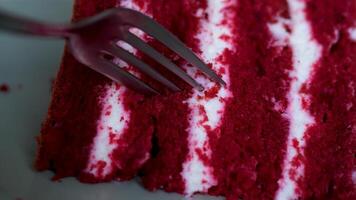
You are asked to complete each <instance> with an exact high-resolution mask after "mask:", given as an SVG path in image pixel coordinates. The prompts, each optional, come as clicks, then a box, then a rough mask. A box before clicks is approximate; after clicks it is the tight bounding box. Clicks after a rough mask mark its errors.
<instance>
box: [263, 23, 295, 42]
mask: <svg viewBox="0 0 356 200" xmlns="http://www.w3.org/2000/svg"><path fill="white" fill-rule="evenodd" d="M289 22H290V21H289V20H287V19H285V18H282V17H277V21H276V22H274V23H269V24H268V29H269V31H270V32H271V33H272V35H273V37H274V38H275V42H274V45H276V46H284V45H287V43H288V39H289V35H290V34H289V33H288V31H287V29H286V27H287V26H289Z"/></svg>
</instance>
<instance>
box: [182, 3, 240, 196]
mask: <svg viewBox="0 0 356 200" xmlns="http://www.w3.org/2000/svg"><path fill="white" fill-rule="evenodd" d="M234 3H235V2H233V1H227V0H208V8H207V10H202V9H200V10H198V12H197V13H196V15H197V17H200V18H201V20H200V23H201V24H200V26H201V30H200V32H199V33H198V34H197V35H196V36H195V37H196V38H197V39H198V40H199V41H200V49H201V50H202V52H203V53H202V54H201V55H200V56H201V58H202V59H203V60H204V61H205V62H206V63H212V64H213V69H214V70H215V71H219V69H221V68H225V73H223V74H221V75H222V78H223V80H224V81H225V82H226V83H227V87H221V88H220V89H219V90H218V92H217V96H216V97H214V98H205V94H204V92H199V91H197V90H194V92H193V95H192V96H191V97H190V98H189V99H187V100H186V101H185V103H187V104H188V106H189V108H190V115H189V119H190V121H189V128H188V129H187V131H188V133H189V136H188V137H189V138H188V145H189V155H188V158H187V160H186V162H185V163H184V164H183V171H182V177H183V179H184V181H185V193H186V194H187V195H188V196H190V195H192V194H194V193H196V192H206V191H207V190H208V189H209V188H210V187H211V186H213V185H216V184H217V180H216V179H215V177H214V176H213V174H212V168H211V167H209V166H206V165H205V164H204V163H203V161H202V160H201V158H200V157H199V155H198V153H197V150H198V151H201V152H202V153H203V154H204V156H206V157H207V158H210V156H211V149H210V146H209V140H208V136H207V130H206V129H205V127H204V126H207V127H209V128H210V129H212V130H214V129H215V128H218V126H219V123H220V121H221V117H222V115H223V112H224V110H225V100H226V99H227V98H230V97H231V92H230V91H229V90H228V87H229V83H230V81H229V68H228V66H226V65H223V64H221V63H219V61H218V58H219V57H220V56H221V55H222V53H223V52H224V51H225V50H233V46H232V45H231V44H232V41H229V40H232V37H233V34H234V33H232V30H231V29H230V28H229V25H231V24H232V23H233V21H232V20H233V19H232V16H233V15H232V13H227V12H225V11H224V9H225V8H227V7H229V6H232V5H234ZM205 12H206V13H208V15H209V17H208V19H205V18H204V17H203V15H204V14H205ZM223 20H227V23H226V24H222V23H223ZM222 36H227V38H229V39H227V41H226V40H224V39H222ZM187 72H188V74H189V75H191V76H192V77H194V78H195V79H196V80H197V81H198V82H199V83H201V84H202V85H203V86H204V87H205V91H208V90H209V89H211V88H212V87H213V86H215V85H216V83H215V82H211V81H210V80H208V79H207V78H206V77H205V76H201V75H198V74H197V69H196V68H195V67H187ZM221 99H223V100H222V101H221ZM201 110H203V111H204V112H201ZM205 115H206V116H205ZM206 118H207V120H204V119H206Z"/></svg>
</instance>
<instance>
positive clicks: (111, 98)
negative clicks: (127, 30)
mask: <svg viewBox="0 0 356 200" xmlns="http://www.w3.org/2000/svg"><path fill="white" fill-rule="evenodd" d="M119 6H122V7H126V8H131V9H135V10H139V11H141V12H144V11H145V10H146V8H140V7H139V6H138V5H137V4H135V3H134V2H133V1H132V0H121V1H120V5H119ZM134 32H135V31H134ZM135 33H136V32H135ZM137 35H138V36H140V37H143V36H142V34H140V33H137ZM118 45H119V46H121V47H122V48H124V49H126V50H127V51H129V52H131V53H133V54H135V53H136V50H135V49H133V48H132V47H131V46H130V45H128V44H127V43H124V42H118ZM115 62H116V63H117V64H118V65H119V66H120V67H124V68H128V67H127V64H126V63H125V62H123V61H121V60H119V59H118V60H115ZM132 73H134V72H132ZM135 75H137V74H135ZM125 90H126V88H125V87H124V86H119V85H118V84H116V83H110V84H108V85H106V86H105V96H104V97H103V98H102V99H101V100H100V103H101V105H102V111H101V116H100V118H99V120H98V122H97V135H96V137H95V138H94V142H93V147H92V150H91V153H90V157H89V162H88V165H87V168H86V172H88V173H90V174H92V175H93V176H95V177H96V178H104V177H105V176H107V175H108V174H110V173H111V172H112V170H113V167H112V166H113V163H112V153H113V151H114V150H115V149H116V148H118V144H117V140H120V138H121V136H122V134H123V133H124V131H125V128H126V127H127V124H128V122H129V120H130V111H129V110H126V109H125V108H124V106H123V103H122V102H123V100H124V98H125ZM144 159H147V158H144ZM102 163H105V165H104V166H102ZM114 164H115V165H116V167H117V168H120V167H121V166H120V163H119V162H116V163H114Z"/></svg>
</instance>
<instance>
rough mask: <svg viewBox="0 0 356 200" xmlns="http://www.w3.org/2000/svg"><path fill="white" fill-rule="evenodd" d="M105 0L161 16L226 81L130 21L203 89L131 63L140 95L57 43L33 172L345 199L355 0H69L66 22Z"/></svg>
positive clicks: (352, 120)
mask: <svg viewBox="0 0 356 200" xmlns="http://www.w3.org/2000/svg"><path fill="white" fill-rule="evenodd" d="M119 6H122V7H127V8H131V9H135V10H138V11H140V12H142V13H145V14H147V15H149V16H151V17H152V18H153V19H154V20H156V21H158V22H159V23H161V24H162V25H163V26H165V27H166V28H167V29H168V30H170V31H171V32H172V33H173V34H175V35H176V36H177V37H179V38H180V39H181V40H182V41H183V42H184V43H185V44H186V45H187V46H188V47H190V48H191V49H192V50H193V51H194V52H195V53H196V54H197V55H198V56H199V57H200V58H201V59H202V60H203V61H204V62H206V63H207V64H208V65H209V66H210V67H211V68H212V69H213V70H214V71H215V72H216V73H218V74H219V75H220V76H221V77H222V78H223V79H224V81H225V82H226V83H227V85H226V86H220V85H218V84H216V83H215V82H213V81H211V80H209V79H208V78H207V77H206V76H204V75H203V74H202V73H200V72H199V71H197V70H196V68H194V67H192V66H190V65H188V64H187V63H186V62H185V61H184V60H183V59H181V58H179V57H178V56H177V55H175V54H174V53H172V52H171V51H169V50H167V49H166V48H165V47H164V46H162V45H161V44H160V43H158V42H157V41H155V40H153V39H152V38H151V37H149V36H147V35H145V34H143V33H141V32H137V31H135V30H133V31H134V33H135V34H137V35H138V36H139V37H141V38H142V39H143V40H145V41H146V42H147V43H149V44H150V45H152V46H154V47H155V48H157V49H158V50H159V51H160V52H163V53H164V54H165V56H167V57H169V58H171V59H172V60H173V61H174V62H175V63H176V64H177V65H178V66H180V67H182V68H183V69H184V70H186V71H187V73H188V74H190V75H191V76H193V77H194V78H195V79H196V80H197V81H198V82H199V83H201V84H202V85H204V87H205V90H204V91H202V92H199V91H196V90H195V89H193V88H191V87H189V86H188V85H187V84H185V83H183V81H181V80H179V78H177V77H175V76H173V75H172V74H170V73H168V72H165V71H163V73H166V75H167V76H168V77H170V78H171V79H172V80H174V82H175V83H176V84H177V85H179V86H180V87H181V88H184V91H183V92H179V93H170V92H168V91H165V90H164V88H162V87H161V86H160V85H158V84H157V83H155V82H154V81H152V80H150V79H148V78H147V77H145V76H144V75H142V74H140V73H139V72H136V75H137V76H140V77H141V78H142V79H144V80H145V81H147V82H149V83H150V84H153V85H155V87H158V88H160V89H161V90H162V91H163V93H164V94H163V95H159V96H151V97H148V96H143V95H141V94H137V93H135V92H134V91H131V90H129V89H127V88H125V87H124V86H122V85H119V84H117V83H113V82H112V81H111V80H108V79H107V78H105V77H103V76H102V75H100V74H98V73H96V72H94V71H92V70H91V69H89V68H88V67H85V66H83V65H81V64H79V63H78V62H77V61H76V60H75V59H74V58H73V57H72V56H71V55H70V53H69V52H68V51H65V53H64V57H63V61H62V65H61V68H60V70H59V73H58V75H57V78H56V81H55V84H54V90H53V94H52V101H51V105H50V107H49V111H48V115H47V118H46V120H45V122H44V123H43V127H42V130H41V134H40V136H39V137H38V144H39V148H38V154H37V159H36V168H37V169H38V170H40V171H42V170H52V171H53V172H54V173H55V176H54V177H53V179H54V180H57V179H61V178H64V177H68V176H73V177H76V178H78V180H79V181H82V182H86V183H98V182H106V181H113V180H120V181H123V180H130V179H132V178H133V177H135V176H139V177H140V178H141V180H142V184H143V186H144V187H145V188H147V189H149V190H157V189H163V190H165V191H168V192H177V193H181V194H184V195H187V196H191V195H194V194H196V193H202V194H210V195H216V196H224V197H226V199H228V200H233V199H244V200H245V199H278V200H285V199H343V200H344V199H346V200H348V199H350V200H351V199H356V192H355V184H356V168H355V164H354V163H355V156H354V155H355V154H356V149H355V147H356V112H355V104H356V96H355V84H356V83H355V82H356V54H355V53H354V52H356V24H355V21H356V2H355V1H347V2H345V3H340V2H338V1H336V0H327V1H322V0H315V1H303V0H266V1H251V0H230V1H229V0H200V1H196V0H181V1H164V0H154V1H153V0H76V1H75V7H74V20H75V21H76V20H80V19H82V18H84V17H87V16H91V15H94V14H96V13H98V12H100V11H102V10H105V9H107V8H112V7H119ZM118 45H121V46H123V47H124V48H126V49H127V50H128V51H130V52H132V53H133V54H135V55H136V56H138V57H140V58H141V59H143V60H144V61H145V62H147V63H149V64H150V65H151V66H154V67H157V68H158V69H160V66H159V65H158V64H157V63H155V62H154V61H152V60H151V59H150V58H148V57H147V56H146V55H144V54H142V53H141V52H139V51H136V50H135V49H133V48H132V47H130V46H127V45H125V44H122V43H118ZM117 63H118V65H119V66H120V67H127V68H128V69H130V70H132V69H133V68H134V67H133V66H127V64H126V63H124V62H121V61H118V62H117Z"/></svg>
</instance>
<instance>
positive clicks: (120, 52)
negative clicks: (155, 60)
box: [108, 44, 180, 92]
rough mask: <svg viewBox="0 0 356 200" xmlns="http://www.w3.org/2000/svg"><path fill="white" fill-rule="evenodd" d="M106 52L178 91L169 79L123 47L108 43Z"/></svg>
mask: <svg viewBox="0 0 356 200" xmlns="http://www.w3.org/2000/svg"><path fill="white" fill-rule="evenodd" d="M108 51H109V52H108V53H109V54H111V55H112V56H114V57H118V58H120V59H122V60H123V61H125V62H127V63H129V64H131V65H133V66H135V67H137V68H138V69H139V70H140V71H142V72H144V73H145V74H147V75H148V76H150V77H152V78H154V79H155V80H157V81H158V82H160V83H162V84H163V85H165V86H166V87H168V88H169V89H171V90H172V91H176V92H177V91H180V89H179V88H178V87H177V86H176V85H175V84H174V83H173V82H171V81H169V80H168V79H166V78H165V77H163V76H162V75H161V74H159V73H158V72H157V71H156V70H154V69H153V68H152V67H150V66H148V65H147V64H146V63H144V62H142V61H141V60H139V59H138V58H136V57H135V56H134V55H132V54H131V53H129V52H128V51H126V50H125V49H123V48H121V47H119V46H118V45H116V44H112V45H110V47H109V49H108Z"/></svg>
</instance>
